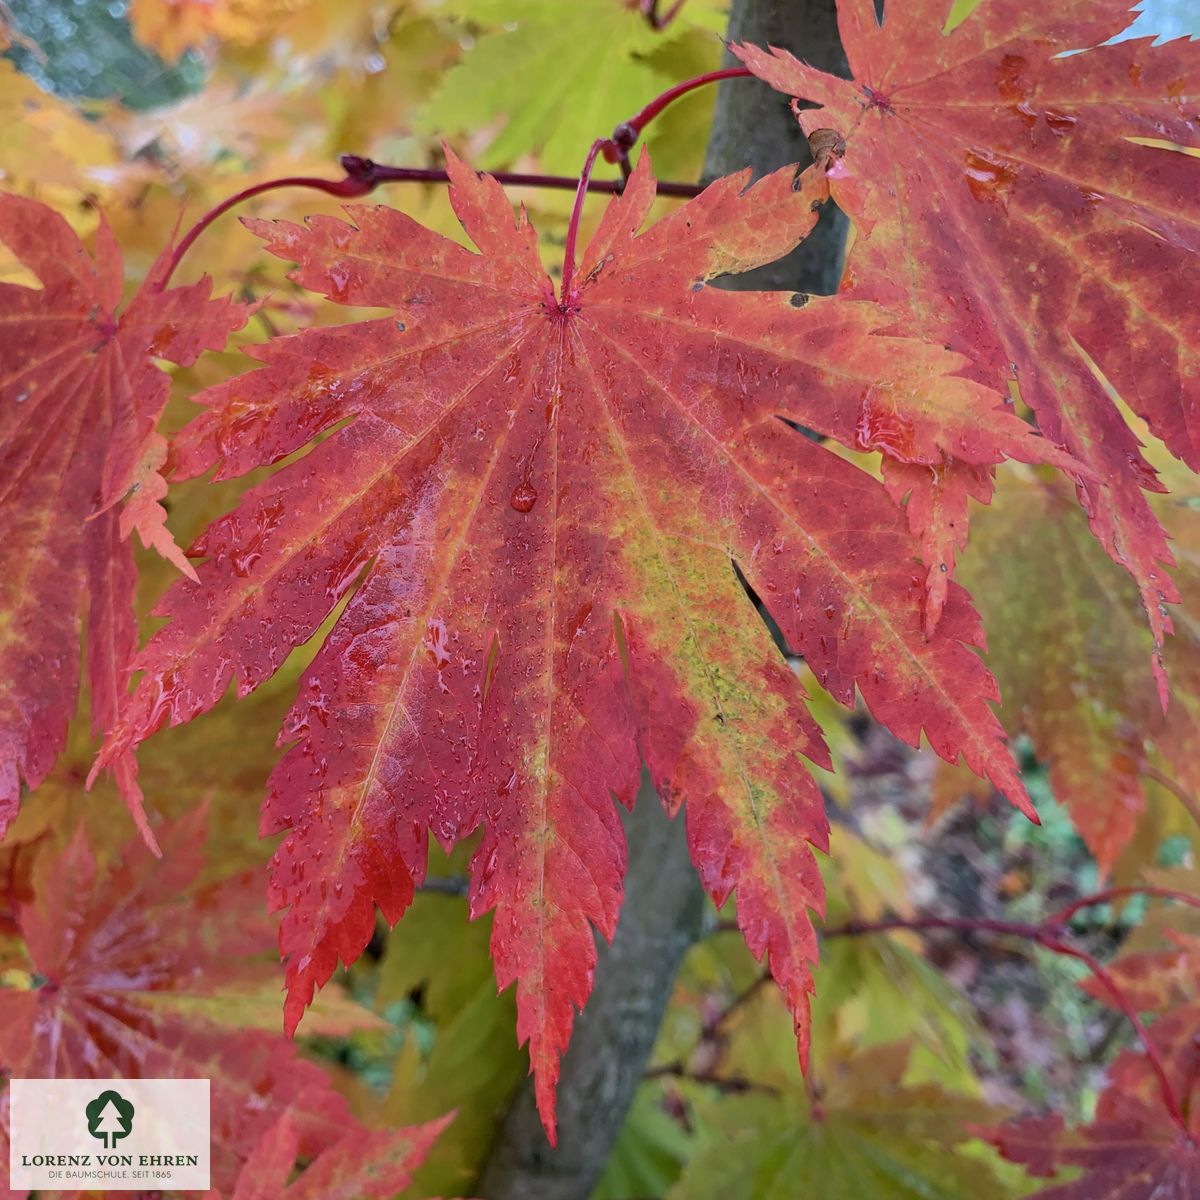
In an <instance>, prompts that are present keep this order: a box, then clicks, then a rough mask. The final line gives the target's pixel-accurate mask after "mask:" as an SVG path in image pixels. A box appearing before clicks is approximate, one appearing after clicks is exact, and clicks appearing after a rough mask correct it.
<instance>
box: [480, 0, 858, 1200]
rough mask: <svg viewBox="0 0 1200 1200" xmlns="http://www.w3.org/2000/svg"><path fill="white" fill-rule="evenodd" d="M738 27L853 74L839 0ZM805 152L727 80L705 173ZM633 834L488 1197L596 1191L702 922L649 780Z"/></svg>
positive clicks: (491, 1164)
mask: <svg viewBox="0 0 1200 1200" xmlns="http://www.w3.org/2000/svg"><path fill="white" fill-rule="evenodd" d="M729 40H731V41H750V42H756V43H758V44H759V45H775V46H784V47H787V48H788V49H789V50H792V51H793V52H794V53H796V54H797V55H799V56H801V57H803V58H804V59H805V60H806V61H808V62H810V63H812V64H813V65H814V66H818V67H822V68H824V69H825V70H828V71H834V72H836V73H838V74H843V75H844V74H846V60H845V56H844V55H843V53H842V49H841V43H840V42H839V40H838V34H837V22H836V18H835V16H834V0H734V3H733V7H732V11H731V13H730V21H729ZM731 61H732V59H731ZM809 161H810V156H809V153H808V143H807V141H806V140H805V138H804V135H803V134H802V133H801V131H800V129H799V127H798V125H797V124H796V120H795V117H794V116H793V115H792V112H791V109H790V106H789V103H788V100H787V98H786V97H784V96H781V95H780V94H779V93H777V92H774V91H772V90H771V89H770V88H768V87H767V86H766V85H765V84H762V83H759V82H758V81H757V80H749V79H735V80H729V81H727V82H725V83H722V84H721V90H720V93H719V95H718V97H717V110H716V116H715V118H714V121H713V129H712V134H711V138H710V141H709V146H708V153H707V156H706V159H705V164H704V171H705V178H706V179H710V178H715V177H716V176H718V175H725V174H728V173H729V172H731V171H736V170H739V169H741V168H742V167H745V166H747V165H749V166H750V167H751V168H752V170H753V173H754V176H755V177H756V178H757V177H758V176H761V175H764V174H766V173H767V172H769V171H772V170H774V169H775V168H776V167H781V166H784V165H786V164H787V163H791V162H802V163H808V162H809ZM844 239H845V222H844V219H843V218H842V216H841V214H840V213H838V212H837V211H836V210H834V209H833V206H832V205H829V206H827V208H826V212H824V213H823V214H822V218H821V221H820V222H819V224H818V226H817V228H816V229H815V230H814V231H813V234H812V235H810V237H809V238H808V239H807V241H806V242H805V243H804V244H803V245H802V246H801V247H799V248H798V249H797V250H796V251H794V252H793V253H792V254H790V255H788V257H787V258H785V259H783V260H782V261H781V262H779V263H773V264H769V265H767V266H765V267H760V268H759V269H758V270H756V271H753V272H749V273H747V274H746V275H742V276H737V277H736V278H733V279H730V280H726V281H724V282H725V283H727V284H728V285H729V286H733V287H743V288H744V287H752V288H779V289H784V290H788V291H808V292H816V293H831V292H833V291H835V290H836V288H837V280H838V277H839V275H840V271H841V256H842V247H843V245H844ZM625 834H626V837H627V839H628V842H629V870H628V873H627V874H626V877H625V903H624V907H623V908H622V910H621V919H620V923H619V924H618V927H617V933H616V937H615V938H614V939H613V944H612V946H611V947H608V946H604V945H601V947H600V957H599V963H598V964H597V967H596V987H595V990H594V991H593V993H592V996H591V999H590V1000H589V1001H588V1004H587V1007H586V1008H585V1009H584V1011H583V1012H582V1013H581V1014H580V1015H579V1017H578V1019H577V1020H576V1022H575V1030H574V1034H573V1036H572V1038H571V1046H570V1049H569V1050H568V1051H567V1053H566V1055H565V1056H564V1058H563V1064H562V1076H561V1079H560V1081H559V1087H558V1148H557V1149H553V1150H552V1149H551V1148H550V1145H549V1143H548V1142H547V1141H546V1135H545V1133H544V1132H543V1130H542V1126H541V1122H540V1121H539V1120H538V1116H537V1110H536V1108H535V1107H534V1100H533V1088H532V1086H530V1085H529V1084H526V1085H525V1086H523V1087H522V1089H521V1091H520V1092H519V1093H518V1095H517V1098H516V1100H515V1101H514V1103H513V1105H512V1108H511V1109H510V1110H509V1112H508V1115H507V1117H506V1118H505V1121H504V1125H503V1128H502V1129H501V1130H500V1131H499V1133H498V1136H497V1139H496V1143H495V1145H494V1147H493V1149H492V1154H491V1157H490V1159H489V1160H488V1162H487V1164H486V1165H485V1167H484V1169H483V1173H482V1175H481V1177H480V1179H479V1182H478V1184H477V1185H476V1188H475V1193H476V1194H477V1195H479V1196H482V1197H484V1200H587V1197H588V1196H589V1195H590V1194H591V1191H592V1189H593V1188H594V1187H595V1185H596V1183H597V1181H598V1180H599V1178H600V1176H601V1174H602V1173H603V1171H604V1166H605V1164H606V1163H607V1161H608V1157H609V1154H610V1153H611V1151H612V1147H613V1144H614V1143H615V1142H616V1140H617V1135H618V1134H619V1132H620V1130H621V1126H622V1124H623V1123H624V1121H625V1115H626V1113H627V1112H628V1110H629V1105H630V1103H631V1102H632V1100H633V1094H634V1092H635V1090H636V1089H637V1086H638V1084H639V1082H640V1081H641V1079H642V1075H643V1073H644V1072H645V1067H646V1060H647V1059H648V1058H649V1056H650V1052H651V1050H652V1049H653V1047H654V1041H655V1038H656V1036H657V1034H658V1028H659V1025H660V1023H661V1021H662V1015H663V1012H664V1010H665V1009H666V1006H667V1001H668V1000H669V999H670V996H671V991H672V988H673V985H674V982H675V975H676V972H677V971H678V969H679V964H680V962H681V961H682V959H683V955H684V953H685V952H686V951H687V949H688V947H689V946H690V945H691V944H692V943H693V942H694V941H695V940H696V939H697V937H699V935H700V932H701V926H702V922H703V915H704V896H703V893H702V891H701V888H700V883H699V880H698V879H697V877H696V873H695V871H694V869H693V868H692V865H691V862H690V860H689V858H688V852H687V845H686V842H685V838H684V823H683V820H682V819H680V820H677V821H674V822H672V821H669V820H668V819H667V817H666V815H665V814H664V813H663V810H662V806H661V804H660V803H659V800H658V798H657V796H655V794H654V792H653V789H652V788H651V787H650V785H649V783H648V782H644V783H643V787H642V789H641V793H640V795H639V796H638V801H637V805H636V807H635V810H634V812H633V813H632V814H628V815H627V816H626V818H625Z"/></svg>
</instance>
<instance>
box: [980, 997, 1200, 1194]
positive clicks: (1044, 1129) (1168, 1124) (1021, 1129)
mask: <svg viewBox="0 0 1200 1200" xmlns="http://www.w3.org/2000/svg"><path fill="white" fill-rule="evenodd" d="M1198 1034H1200V1010H1197V1009H1196V1008H1195V1007H1189V1008H1185V1009H1181V1010H1179V1011H1177V1012H1174V1013H1172V1014H1171V1015H1170V1016H1167V1017H1164V1018H1162V1019H1161V1020H1159V1021H1157V1022H1155V1024H1154V1025H1153V1026H1152V1028H1151V1037H1152V1038H1153V1039H1154V1044H1155V1045H1156V1046H1157V1047H1158V1050H1159V1053H1160V1054H1161V1055H1162V1058H1163V1060H1164V1063H1165V1066H1166V1070H1167V1074H1168V1076H1169V1078H1170V1080H1171V1085H1172V1087H1173V1088H1174V1089H1175V1094H1176V1096H1177V1097H1180V1098H1182V1099H1183V1101H1184V1103H1183V1110H1184V1112H1185V1113H1189V1112H1190V1116H1189V1117H1188V1118H1187V1122H1186V1127H1184V1125H1181V1124H1177V1123H1176V1122H1174V1121H1172V1120H1171V1118H1170V1116H1169V1115H1168V1113H1167V1111H1166V1109H1165V1107H1164V1104H1163V1097H1162V1092H1161V1088H1160V1085H1159V1081H1158V1078H1157V1077H1156V1075H1155V1074H1154V1072H1153V1071H1152V1070H1151V1069H1150V1067H1149V1064H1148V1062H1147V1059H1146V1055H1145V1054H1143V1053H1141V1052H1140V1051H1137V1050H1126V1051H1124V1052H1123V1053H1122V1054H1121V1055H1120V1056H1119V1057H1118V1058H1117V1059H1116V1060H1115V1061H1114V1063H1113V1065H1112V1067H1111V1068H1110V1069H1109V1078H1108V1083H1107V1086H1106V1087H1105V1089H1104V1091H1103V1092H1101V1094H1100V1099H1099V1101H1098V1102H1097V1105H1096V1118H1095V1120H1094V1121H1092V1122H1091V1123H1090V1124H1088V1125H1085V1126H1083V1127H1082V1128H1080V1129H1068V1128H1067V1127H1066V1125H1065V1123H1064V1122H1063V1119H1062V1117H1061V1116H1059V1115H1058V1114H1057V1113H1054V1114H1051V1115H1049V1116H1046V1117H1027V1118H1023V1119H1021V1120H1018V1121H1013V1122H1010V1123H1009V1124H1007V1125H1005V1126H1002V1127H1001V1128H999V1129H996V1130H992V1131H990V1132H987V1133H986V1134H985V1136H987V1137H988V1139H989V1140H990V1141H992V1142H993V1143H994V1144H995V1145H996V1147H997V1148H998V1149H999V1150H1000V1152H1001V1154H1003V1155H1004V1157H1005V1158H1007V1159H1009V1160H1010V1161H1011V1162H1016V1163H1020V1164H1021V1165H1022V1166H1024V1167H1026V1168H1027V1169H1028V1171H1029V1173H1030V1174H1031V1175H1034V1176H1037V1177H1052V1176H1054V1175H1056V1174H1057V1173H1058V1171H1059V1170H1060V1169H1061V1168H1062V1167H1081V1168H1082V1169H1083V1174H1082V1175H1081V1176H1079V1177H1078V1178H1077V1179H1074V1180H1072V1181H1071V1182H1068V1183H1062V1184H1056V1185H1055V1186H1053V1187H1049V1188H1046V1189H1044V1190H1043V1191H1039V1192H1037V1193H1036V1194H1035V1196H1034V1197H1033V1198H1032V1200H1195V1197H1196V1196H1198V1195H1200V1105H1197V1104H1196V1103H1195V1101H1196V1100H1197V1099H1198V1098H1200V1097H1198V1096H1197V1092H1198V1090H1200V1038H1198V1036H1197V1035H1198ZM1189 1101H1190V1103H1189Z"/></svg>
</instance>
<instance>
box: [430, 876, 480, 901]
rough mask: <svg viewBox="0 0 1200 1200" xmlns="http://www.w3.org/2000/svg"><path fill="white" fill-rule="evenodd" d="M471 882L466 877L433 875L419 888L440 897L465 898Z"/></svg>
mask: <svg viewBox="0 0 1200 1200" xmlns="http://www.w3.org/2000/svg"><path fill="white" fill-rule="evenodd" d="M470 886H471V881H470V880H469V879H468V878H467V877H466V876H465V875H431V876H430V877H429V878H428V879H426V880H425V882H424V883H422V884H421V885H420V887H418V888H417V891H419V892H433V893H434V894H435V895H439V896H465V895H466V894H467V889H468V888H469V887H470Z"/></svg>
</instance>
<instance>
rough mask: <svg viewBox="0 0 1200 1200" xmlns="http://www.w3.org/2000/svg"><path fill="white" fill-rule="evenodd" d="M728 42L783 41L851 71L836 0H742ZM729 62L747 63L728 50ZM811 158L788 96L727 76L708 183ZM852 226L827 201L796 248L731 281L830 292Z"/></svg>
mask: <svg viewBox="0 0 1200 1200" xmlns="http://www.w3.org/2000/svg"><path fill="white" fill-rule="evenodd" d="M727 40H728V41H730V42H752V43H754V44H755V45H756V46H780V47H782V48H783V49H784V50H790V51H791V52H792V53H793V54H794V55H795V56H796V57H797V58H799V59H802V60H803V61H804V62H807V63H809V64H811V65H812V66H814V67H818V68H819V69H820V70H822V71H828V72H829V73H830V74H832V75H841V76H843V77H849V74H850V71H849V67H848V65H847V63H846V55H845V53H844V52H843V50H842V43H841V40H840V39H839V37H838V30H837V14H836V11H835V8H834V0H743V2H741V3H735V4H734V5H733V9H732V11H731V12H730V15H729V35H728V39H727ZM724 65H725V66H730V67H737V66H741V64H740V63H739V62H738V60H737V59H735V58H734V57H733V55H731V54H730V53H729V52H728V51H726V53H725V63H724ZM811 162H812V155H811V154H809V151H808V140H807V139H806V138H805V136H804V132H803V130H801V128H800V126H799V124H798V123H797V121H796V118H795V116H794V114H793V113H792V108H791V101H790V100H789V99H788V97H787V96H784V95H782V94H781V93H780V92H776V91H774V90H773V89H771V88H769V87H767V85H766V84H764V83H760V82H759V81H758V80H757V79H727V80H725V81H724V82H723V83H722V84H721V85H720V91H719V92H718V95H717V110H716V114H715V116H714V119H713V127H712V132H711V133H710V135H709V139H708V154H707V155H706V157H705V160H704V178H705V180H706V181H707V180H710V179H715V178H717V176H718V175H725V174H728V173H729V172H730V171H736V170H738V169H739V168H741V167H745V166H749V167H750V169H751V172H752V173H753V176H754V178H755V179H758V178H759V177H760V176H762V175H766V174H769V173H770V172H771V171H774V170H775V169H776V168H777V167H782V166H786V165H787V164H788V163H800V164H802V165H803V166H808V164H809V163H811ZM846 228H847V226H846V218H845V216H844V215H843V214H842V213H841V212H840V211H839V210H838V209H837V207H836V205H834V204H832V203H831V204H827V205H826V206H825V209H824V211H823V212H822V213H821V219H820V220H819V221H818V222H817V226H816V228H815V229H814V230H813V231H812V233H810V234H809V235H808V237H807V238H806V239H805V240H804V241H803V242H802V243H801V244H800V245H799V246H798V247H797V248H796V249H795V250H793V251H792V253H791V254H789V255H787V256H786V257H784V258H781V259H779V260H778V261H777V262H773V263H767V264H766V266H762V267H759V268H757V270H754V271H747V272H746V273H745V274H744V275H738V276H736V277H734V278H732V279H729V280H726V281H725V283H726V284H727V286H729V287H733V288H739V289H750V288H766V289H780V290H790V291H798V292H811V293H813V294H814V295H821V296H829V295H832V294H833V293H834V292H835V291H837V285H838V280H839V279H840V277H841V269H842V253H843V249H844V247H845V244H846Z"/></svg>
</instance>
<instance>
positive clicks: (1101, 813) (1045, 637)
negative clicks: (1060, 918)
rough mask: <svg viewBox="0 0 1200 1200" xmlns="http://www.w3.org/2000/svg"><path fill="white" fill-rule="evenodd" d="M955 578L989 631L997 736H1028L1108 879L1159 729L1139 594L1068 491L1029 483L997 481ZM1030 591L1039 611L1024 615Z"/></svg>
mask: <svg viewBox="0 0 1200 1200" xmlns="http://www.w3.org/2000/svg"><path fill="white" fill-rule="evenodd" d="M999 563H1003V564H1004V567H1003V569H1001V568H999V567H998V565H997V564H999ZM961 577H962V580H963V582H964V584H966V586H967V587H968V588H970V589H971V590H972V594H973V595H974V596H976V598H977V603H978V604H979V609H980V612H981V613H982V615H983V619H984V627H985V628H986V629H987V631H988V646H989V649H990V650H991V654H992V661H993V662H994V664H995V669H996V674H997V677H998V678H999V680H1000V684H1001V694H1002V695H1003V697H1004V708H1003V710H1002V716H1003V717H1004V719H1005V724H1006V727H1007V728H1008V730H1009V732H1010V733H1013V734H1016V733H1019V732H1026V733H1028V734H1029V736H1030V738H1031V739H1032V741H1033V746H1034V750H1035V751H1036V753H1037V756H1038V759H1039V761H1041V762H1044V763H1045V764H1046V765H1047V767H1048V768H1049V772H1050V784H1051V787H1052V788H1053V789H1054V795H1055V797H1056V798H1057V799H1058V800H1059V801H1060V802H1061V803H1062V804H1064V805H1065V806H1066V808H1067V811H1068V812H1069V813H1070V816H1071V821H1072V823H1073V824H1074V826H1075V828H1076V829H1078V830H1079V833H1080V835H1081V836H1082V838H1083V840H1084V841H1085V842H1086V843H1087V846H1088V849H1089V850H1091V852H1092V854H1093V855H1095V857H1096V861H1097V863H1098V864H1099V866H1100V869H1101V871H1102V872H1104V873H1105V874H1107V873H1108V872H1110V871H1111V870H1112V868H1113V865H1114V864H1115V862H1116V861H1117V858H1118V857H1119V855H1120V854H1121V852H1122V851H1123V850H1124V848H1125V846H1126V845H1127V844H1128V843H1129V841H1130V839H1131V838H1132V837H1133V835H1134V832H1135V830H1136V828H1137V824H1138V819H1139V817H1140V815H1141V813H1142V811H1143V809H1144V807H1145V796H1144V793H1143V786H1142V780H1141V772H1142V770H1143V768H1144V765H1145V758H1146V755H1147V748H1146V739H1147V737H1148V736H1152V735H1153V733H1154V731H1155V730H1156V728H1157V727H1159V726H1161V725H1162V723H1163V714H1162V709H1161V706H1160V705H1159V702H1158V697H1157V695H1156V691H1155V687H1154V683H1153V680H1152V679H1151V677H1150V673H1149V672H1148V671H1147V670H1146V669H1145V663H1146V655H1147V654H1148V653H1149V652H1150V650H1151V638H1152V635H1151V633H1150V631H1149V630H1148V629H1147V628H1146V625H1145V621H1144V619H1143V617H1142V614H1141V609H1140V606H1139V604H1138V598H1137V592H1136V590H1135V588H1134V587H1133V585H1132V583H1131V581H1130V580H1129V577H1128V576H1127V575H1125V574H1124V573H1123V572H1122V571H1121V570H1120V569H1119V568H1118V567H1117V566H1116V565H1115V564H1113V563H1112V562H1111V561H1109V560H1108V559H1107V558H1106V557H1105V556H1104V554H1103V552H1102V551H1101V550H1100V548H1099V547H1098V546H1097V545H1096V543H1095V541H1094V540H1093V539H1092V538H1091V536H1090V535H1089V533H1088V529H1087V525H1086V524H1085V522H1084V519H1083V515H1082V514H1081V513H1080V512H1079V511H1078V508H1077V507H1076V505H1075V503H1074V497H1073V496H1072V495H1071V491H1070V488H1069V487H1068V486H1067V485H1066V483H1065V482H1064V481H1062V480H1060V479H1056V478H1041V477H1039V476H1038V475H1037V474H1036V473H1035V472H1032V471H1031V472H1022V473H1021V474H1020V475H1019V476H1017V474H1016V472H1014V473H1013V476H1011V477H1009V478H1005V479H1003V480H1002V485H1001V488H1000V492H999V495H998V496H997V498H996V501H995V502H994V503H993V504H992V505H991V506H990V507H989V508H988V509H987V510H986V511H985V512H983V513H982V514H981V515H980V516H979V518H978V519H977V520H976V521H975V523H974V527H973V529H972V535H971V545H970V548H969V551H968V554H967V556H966V558H965V560H964V562H963V566H962V575H961ZM1034 579H1036V580H1037V581H1038V583H1039V585H1040V586H1041V587H1044V588H1045V595H1046V597H1047V598H1048V600H1047V602H1044V603H1043V602H1036V603H1030V581H1031V580H1034ZM1183 642H1184V639H1182V638H1181V639H1177V640H1176V644H1177V645H1180V644H1182V643H1183ZM1173 648H1175V645H1173ZM1175 684H1176V688H1177V689H1178V687H1179V686H1180V681H1179V679H1178V678H1176V681H1175ZM1174 702H1175V701H1174V700H1173V703H1174Z"/></svg>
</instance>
